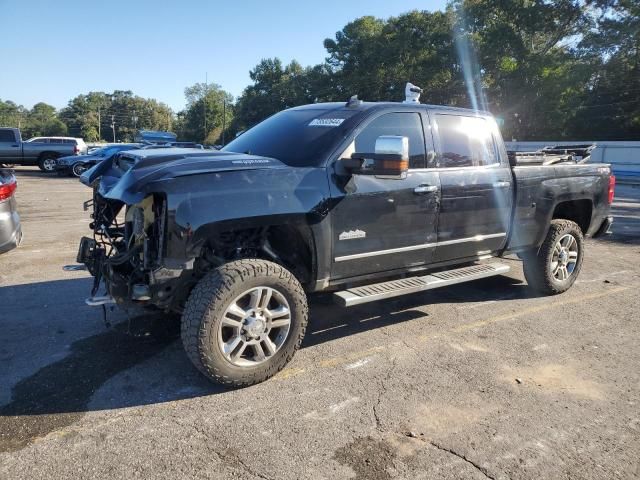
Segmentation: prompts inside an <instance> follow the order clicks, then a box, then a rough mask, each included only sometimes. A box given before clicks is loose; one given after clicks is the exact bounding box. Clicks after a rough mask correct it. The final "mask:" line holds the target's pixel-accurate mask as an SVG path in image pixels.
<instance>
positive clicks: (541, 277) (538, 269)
mask: <svg viewBox="0 0 640 480" xmlns="http://www.w3.org/2000/svg"><path fill="white" fill-rule="evenodd" d="M583 253H584V239H583V235H582V230H580V227H579V226H578V225H577V224H576V223H575V222H572V221H570V220H552V221H551V226H550V227H549V232H548V233H547V237H546V238H545V240H544V242H543V243H542V246H541V247H540V249H539V250H538V252H529V253H528V254H526V255H524V276H525V278H526V279H527V283H528V284H529V285H530V286H531V287H533V288H534V289H535V290H537V291H539V292H540V293H544V294H547V295H554V294H557V293H562V292H565V291H567V290H568V289H569V288H571V286H572V285H573V283H574V282H575V281H576V279H577V278H578V274H579V273H580V269H581V268H582V260H583Z"/></svg>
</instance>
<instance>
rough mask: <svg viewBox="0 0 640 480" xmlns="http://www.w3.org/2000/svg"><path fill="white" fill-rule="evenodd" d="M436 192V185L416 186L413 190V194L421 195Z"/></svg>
mask: <svg viewBox="0 0 640 480" xmlns="http://www.w3.org/2000/svg"><path fill="white" fill-rule="evenodd" d="M437 191H438V186H437V185H418V186H417V187H416V188H414V189H413V193H415V194H418V195H420V194H423V193H433V192H437Z"/></svg>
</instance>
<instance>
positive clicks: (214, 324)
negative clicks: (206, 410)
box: [181, 259, 309, 387]
mask: <svg viewBox="0 0 640 480" xmlns="http://www.w3.org/2000/svg"><path fill="white" fill-rule="evenodd" d="M257 286H268V287H271V288H273V289H276V290H278V291H279V292H280V293H281V294H282V295H283V296H284V297H285V298H286V299H287V302H288V303H289V307H290V310H291V327H290V330H289V334H288V337H287V338H286V340H285V342H284V344H283V345H282V347H281V348H280V350H278V351H277V352H276V353H275V354H274V355H273V357H271V358H269V359H268V360H267V361H265V362H264V363H261V364H258V365H255V366H251V367H238V366H235V365H233V364H231V363H230V362H229V361H228V360H227V359H226V358H225V357H224V355H223V354H222V352H221V351H220V348H219V347H218V341H217V335H218V327H219V323H220V322H221V321H222V316H223V314H224V312H225V310H226V308H227V307H228V305H229V303H230V302H232V301H233V300H234V299H235V298H236V297H237V296H238V295H240V294H242V292H244V291H246V290H247V289H249V288H252V287H257ZM308 312H309V310H308V305H307V297H306V295H305V292H304V290H303V289H302V286H301V285H300V282H298V280H297V279H296V277H295V276H294V275H293V274H292V273H291V272H289V271H288V270H287V269H285V268H284V267H282V266H281V265H278V264H276V263H273V262H269V261H266V260H260V259H245V260H236V261H233V262H229V263H226V264H224V265H222V266H220V267H218V268H216V269H215V270H213V271H211V272H209V273H208V274H207V275H205V276H204V277H203V278H202V279H201V280H200V281H199V282H198V284H197V285H196V286H195V287H194V288H193V290H192V291H191V294H190V295H189V298H188V300H187V303H186V305H185V309H184V313H183V315H182V323H181V337H182V343H183V346H184V349H185V351H186V353H187V356H188V357H189V359H190V360H191V361H192V362H193V364H194V365H195V366H196V368H197V369H198V370H200V372H202V373H203V374H204V375H205V376H206V377H207V378H209V379H210V380H212V381H213V382H215V383H219V384H222V385H227V386H231V387H246V386H249V385H254V384H256V383H260V382H263V381H264V380H267V379H268V378H270V377H272V376H273V375H275V374H276V373H278V372H279V371H280V370H282V368H284V366H285V365H286V364H287V363H288V362H289V361H290V360H291V359H292V358H293V356H294V354H295V352H296V350H298V348H300V344H301V343H302V339H303V338H304V334H305V331H306V328H307V320H308Z"/></svg>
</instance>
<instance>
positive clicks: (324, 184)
mask: <svg viewBox="0 0 640 480" xmlns="http://www.w3.org/2000/svg"><path fill="white" fill-rule="evenodd" d="M511 163H515V162H513V161H512V162H511ZM511 163H510V160H509V157H508V155H507V151H506V150H505V146H504V144H503V141H502V139H501V136H500V133H499V131H498V128H497V126H496V123H495V121H494V119H493V118H492V117H491V115H490V114H488V113H484V112H478V111H472V110H464V109H456V108H449V107H439V106H429V105H422V104H418V103H413V104H410V103H365V102H361V101H359V100H357V99H356V98H353V99H351V100H350V101H349V102H347V103H346V104H345V103H324V104H313V105H306V106H301V107H296V108H292V109H289V110H285V111H283V112H280V113H278V114H276V115H274V116H272V117H270V118H268V119H267V120H265V121H264V122H262V123H260V124H258V125H257V126H255V127H253V128H252V129H250V130H248V131H247V132H245V133H244V134H242V135H241V136H239V137H237V138H236V139H235V140H234V141H232V142H231V143H230V144H228V145H227V146H226V147H224V148H223V149H222V151H194V150H189V149H165V150H146V151H145V150H138V151H133V152H124V153H121V154H119V156H117V157H115V158H114V159H113V160H111V161H109V162H103V163H101V164H99V165H97V166H96V167H94V168H93V169H91V170H89V171H87V172H85V173H84V174H83V176H82V177H81V181H83V183H85V184H87V185H90V186H92V187H93V189H94V194H93V200H91V201H88V202H87V204H86V206H87V208H92V210H93V214H92V216H93V223H92V224H91V228H92V229H93V235H92V237H85V238H83V239H82V240H81V243H80V249H79V253H78V261H79V262H80V263H83V264H85V265H86V267H87V268H88V270H89V271H90V272H91V274H92V275H93V276H94V277H95V279H94V289H93V292H92V297H91V298H89V299H87V302H88V303H89V304H92V305H100V304H105V303H117V304H120V305H130V304H134V303H135V304H140V305H144V306H147V307H154V308H158V309H162V310H165V311H167V312H170V311H173V312H179V313H181V314H182V340H183V343H184V347H185V349H186V351H187V354H188V355H189V357H190V359H191V360H192V361H193V363H194V364H195V365H196V367H197V368H198V369H199V370H200V371H201V372H202V373H204V375H206V376H207V377H209V378H210V379H212V380H213V381H216V382H220V383H223V384H228V385H234V386H243V385H250V384H253V383H257V382H260V381H263V380H265V379H267V378H269V377H270V376H272V375H274V374H275V373H276V372H277V371H279V370H280V369H282V368H283V367H284V365H285V364H286V363H287V362H288V361H289V360H291V358H292V356H293V354H294V352H295V351H296V350H297V349H298V347H299V345H300V343H301V342H302V338H303V336H304V333H305V329H306V325H307V312H308V307H307V295H308V294H311V293H313V292H321V291H333V292H334V293H333V295H334V298H335V299H336V301H337V302H339V303H340V304H342V305H344V306H346V307H348V306H351V305H356V304H360V303H364V302H370V301H375V300H384V299H387V298H390V297H393V296H397V295H403V294H408V293H414V292H419V291H423V290H428V289H432V288H437V287H445V286H447V285H451V284H455V283H460V282H465V281H470V280H477V279H480V278H484V277H489V276H492V275H499V274H502V273H505V272H507V271H508V270H509V267H508V266H507V265H505V264H504V263H501V262H500V261H499V258H500V257H502V256H503V255H505V254H508V253H517V254H518V255H519V256H520V258H522V259H523V261H524V272H525V275H526V278H527V281H528V283H529V284H530V285H531V286H532V287H533V288H535V289H537V290H538V291H540V292H544V293H546V294H557V293H560V292H563V291H565V290H567V289H568V288H569V287H571V285H572V284H573V283H574V281H575V280H576V277H577V276H578V274H579V272H580V268H581V265H582V261H583V257H584V253H585V252H584V242H583V238H584V237H586V236H598V235H600V234H603V233H604V232H606V231H607V230H608V228H609V226H610V224H611V217H610V216H609V208H610V204H611V202H612V198H613V188H614V177H613V176H611V171H610V167H609V166H608V165H604V164H577V163H575V162H570V163H566V164H564V163H556V164H553V165H549V166H543V165H531V164H528V165H527V166H513V165H511ZM102 282H103V283H104V286H105V288H106V292H105V295H102V296H99V295H98V293H100V292H99V289H100V285H101V284H102Z"/></svg>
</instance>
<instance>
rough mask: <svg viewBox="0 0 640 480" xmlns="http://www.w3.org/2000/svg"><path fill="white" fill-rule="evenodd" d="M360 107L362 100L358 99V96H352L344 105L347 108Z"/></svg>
mask: <svg viewBox="0 0 640 480" xmlns="http://www.w3.org/2000/svg"><path fill="white" fill-rule="evenodd" d="M360 105H362V100H360V99H359V98H358V95H353V96H352V97H351V98H350V99H349V101H348V102H347V104H346V106H347V107H358V106H360Z"/></svg>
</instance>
